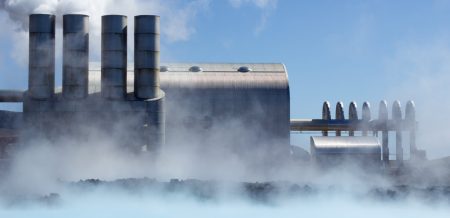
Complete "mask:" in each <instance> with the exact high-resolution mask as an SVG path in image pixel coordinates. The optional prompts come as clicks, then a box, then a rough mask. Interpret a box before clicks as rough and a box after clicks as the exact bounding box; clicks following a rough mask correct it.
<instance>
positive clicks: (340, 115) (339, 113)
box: [336, 101, 345, 136]
mask: <svg viewBox="0 0 450 218" xmlns="http://www.w3.org/2000/svg"><path fill="white" fill-rule="evenodd" d="M344 119H345V117H344V103H342V102H341V101H340V102H338V103H337V104H336V120H344ZM336 136H341V130H337V131H336Z"/></svg>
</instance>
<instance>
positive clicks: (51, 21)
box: [28, 14, 55, 100]
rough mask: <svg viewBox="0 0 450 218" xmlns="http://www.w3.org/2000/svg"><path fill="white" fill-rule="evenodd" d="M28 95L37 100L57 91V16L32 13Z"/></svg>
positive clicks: (48, 97) (50, 95) (44, 98)
mask: <svg viewBox="0 0 450 218" xmlns="http://www.w3.org/2000/svg"><path fill="white" fill-rule="evenodd" d="M29 34H30V44H29V65H28V95H29V96H30V97H31V98H33V99H36V100H47V99H50V98H52V96H53V94H54V92H55V16H54V15H50V14H32V15H30V29H29Z"/></svg>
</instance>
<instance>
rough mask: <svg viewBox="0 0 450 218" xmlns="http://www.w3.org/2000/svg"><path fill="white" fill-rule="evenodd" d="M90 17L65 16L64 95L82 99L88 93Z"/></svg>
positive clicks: (69, 97) (67, 97)
mask: <svg viewBox="0 0 450 218" xmlns="http://www.w3.org/2000/svg"><path fill="white" fill-rule="evenodd" d="M88 71H89V17H88V16H87V15H79V14H68V15H64V16H63V96H64V98H66V99H81V98H85V97H86V96H87V95H88Z"/></svg>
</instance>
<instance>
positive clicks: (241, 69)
mask: <svg viewBox="0 0 450 218" xmlns="http://www.w3.org/2000/svg"><path fill="white" fill-rule="evenodd" d="M238 71H239V72H241V73H248V72H250V71H252V69H251V68H250V67H247V66H241V67H239V69H238Z"/></svg>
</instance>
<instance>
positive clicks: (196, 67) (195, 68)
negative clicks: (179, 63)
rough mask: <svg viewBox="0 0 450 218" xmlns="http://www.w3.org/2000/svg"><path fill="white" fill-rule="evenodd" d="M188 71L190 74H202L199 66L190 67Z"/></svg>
mask: <svg viewBox="0 0 450 218" xmlns="http://www.w3.org/2000/svg"><path fill="white" fill-rule="evenodd" d="M189 71H191V72H202V71H203V69H202V68H201V67H199V66H192V67H190V68H189Z"/></svg>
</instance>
